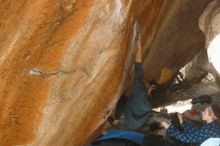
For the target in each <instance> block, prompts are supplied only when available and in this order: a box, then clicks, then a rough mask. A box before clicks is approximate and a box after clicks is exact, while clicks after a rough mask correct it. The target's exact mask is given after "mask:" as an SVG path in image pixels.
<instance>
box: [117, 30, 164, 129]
mask: <svg viewBox="0 0 220 146" xmlns="http://www.w3.org/2000/svg"><path fill="white" fill-rule="evenodd" d="M137 45H138V47H137V52H136V55H135V76H134V81H133V94H132V95H131V96H130V97H128V98H126V99H127V101H126V103H125V104H124V108H123V109H124V118H123V119H122V120H120V122H121V125H123V126H122V127H124V128H125V127H127V128H128V129H137V128H140V127H141V126H143V124H144V122H145V121H146V120H147V119H148V118H149V115H150V113H151V112H152V106H151V104H150V103H149V96H157V97H159V96H160V97H161V95H164V92H160V91H159V92H158V90H159V89H160V88H158V84H157V83H156V82H155V81H152V80H151V81H150V82H149V87H148V90H147V89H146V87H145V84H144V72H143V65H142V61H143V60H142V51H143V48H142V42H141V35H140V34H139V36H138V43H137ZM152 98H153V97H152ZM123 102H124V101H123Z"/></svg>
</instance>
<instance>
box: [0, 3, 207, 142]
mask: <svg viewBox="0 0 220 146" xmlns="http://www.w3.org/2000/svg"><path fill="white" fill-rule="evenodd" d="M210 1H211V0H193V1H192V0H179V1H176V0H167V1H165V0H115V1H113V0H87V1H83V0H29V1H26V0H19V1H16V0H10V1H5V0H0V2H1V5H0V145H4V146H11V145H30V146H83V145H85V144H86V143H87V142H89V140H91V139H92V138H93V137H94V136H95V135H96V133H98V132H99V131H100V128H101V127H102V125H103V123H104V122H105V120H106V118H107V116H108V115H109V114H110V112H111V110H112V108H113V107H114V105H115V103H116V101H117V99H118V97H119V96H120V95H121V93H122V92H123V91H124V90H125V89H126V88H128V86H129V85H130V83H131V82H130V81H131V80H132V79H131V78H132V72H133V68H132V65H133V55H134V50H135V36H136V34H137V31H138V26H139V29H140V31H141V32H142V35H143V40H144V44H143V45H144V49H145V50H144V57H145V62H144V67H145V71H146V74H147V75H149V76H150V77H151V78H155V79H157V80H159V79H160V71H161V70H162V69H163V68H169V69H170V70H171V71H172V72H174V73H175V71H177V70H178V69H179V68H181V67H182V66H183V65H185V64H186V63H187V62H188V61H190V60H191V59H192V58H193V57H194V56H195V55H196V54H197V53H198V52H199V50H200V49H202V48H204V46H205V45H204V44H205V38H204V35H203V33H202V32H201V31H200V29H199V27H198V20H199V17H200V15H201V14H202V12H203V10H204V9H205V8H206V6H207V5H208V4H209V2H210ZM163 78H164V79H163V80H165V81H166V80H170V78H169V77H166V76H165V77H163Z"/></svg>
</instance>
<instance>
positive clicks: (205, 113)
mask: <svg viewBox="0 0 220 146" xmlns="http://www.w3.org/2000/svg"><path fill="white" fill-rule="evenodd" d="M209 119H210V114H209V111H208V109H207V108H205V110H204V111H203V112H202V120H203V121H208V120H209Z"/></svg>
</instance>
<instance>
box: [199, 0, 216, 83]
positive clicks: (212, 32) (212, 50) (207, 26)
mask: <svg viewBox="0 0 220 146" xmlns="http://www.w3.org/2000/svg"><path fill="white" fill-rule="evenodd" d="M219 4H220V1H218V0H214V1H213V2H212V3H210V4H209V6H208V7H207V8H206V10H205V11H204V13H203V15H202V16H201V18H200V23H199V24H200V28H201V30H202V31H203V32H204V33H205V36H206V48H207V52H208V57H209V61H210V63H211V64H212V65H213V67H214V68H215V71H212V72H213V74H214V76H215V77H216V80H217V82H218V84H219V85H220V61H219V58H220V9H219V8H220V6H219Z"/></svg>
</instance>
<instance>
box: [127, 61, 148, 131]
mask: <svg viewBox="0 0 220 146" xmlns="http://www.w3.org/2000/svg"><path fill="white" fill-rule="evenodd" d="M148 100H149V98H148V95H147V89H146V87H145V84H144V73H143V65H142V63H137V62H136V63H135V77H134V82H133V94H132V96H130V97H129V98H128V101H127V103H126V106H125V123H126V124H127V125H128V127H129V128H132V129H136V128H139V127H141V126H142V125H143V124H144V122H145V120H146V119H147V118H148V116H149V113H150V112H151V111H152V106H151V105H150V103H149V102H148Z"/></svg>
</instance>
